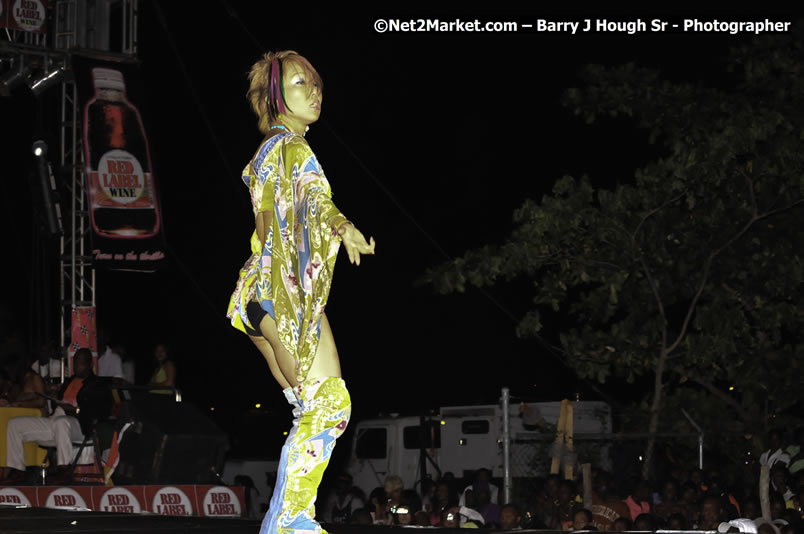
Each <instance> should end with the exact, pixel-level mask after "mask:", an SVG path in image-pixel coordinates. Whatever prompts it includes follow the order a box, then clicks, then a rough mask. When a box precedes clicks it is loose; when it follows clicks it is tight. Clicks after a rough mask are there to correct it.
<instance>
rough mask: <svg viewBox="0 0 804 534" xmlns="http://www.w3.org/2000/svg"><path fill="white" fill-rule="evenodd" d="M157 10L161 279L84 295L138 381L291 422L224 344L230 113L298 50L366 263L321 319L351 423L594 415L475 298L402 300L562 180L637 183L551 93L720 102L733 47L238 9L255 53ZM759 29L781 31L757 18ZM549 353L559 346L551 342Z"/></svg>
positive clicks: (231, 274)
mask: <svg viewBox="0 0 804 534" xmlns="http://www.w3.org/2000/svg"><path fill="white" fill-rule="evenodd" d="M162 4H163V5H162V7H161V9H162V11H163V13H164V19H165V22H166V25H167V29H168V31H169V32H170V35H171V39H172V40H173V42H174V43H175V45H176V47H177V51H178V56H179V57H177V55H176V53H175V52H174V50H173V48H172V47H171V45H170V42H169V40H168V38H167V34H166V32H165V31H164V29H163V28H162V27H161V25H160V23H159V21H158V17H157V16H156V11H155V8H154V5H153V3H152V2H150V1H142V2H141V3H140V19H139V56H140V58H141V60H142V67H141V73H142V81H143V86H144V89H145V91H146V93H147V96H148V100H147V108H145V109H143V110H142V112H143V115H144V120H145V124H146V128H147V131H148V134H149V136H150V146H151V153H152V159H153V163H154V169H155V176H156V181H157V183H158V186H159V188H160V193H161V199H162V200H161V204H162V209H163V213H164V229H165V235H166V238H167V242H168V244H169V249H170V250H171V251H172V254H171V255H170V259H171V262H170V268H169V269H167V270H166V271H164V272H159V273H156V274H135V273H121V272H100V273H98V278H97V304H98V313H99V319H100V322H101V324H103V325H106V327H107V328H108V329H110V330H111V333H112V335H113V336H114V338H115V339H117V340H119V341H121V342H123V343H124V344H125V345H126V346H127V347H128V349H129V351H130V352H132V353H134V354H135V355H138V356H139V357H140V359H141V361H142V363H143V365H144V366H145V365H148V364H149V363H150V350H151V348H152V346H153V344H154V343H155V342H157V341H162V340H166V341H168V342H169V343H170V344H171V345H172V346H173V353H174V357H175V359H176V361H177V365H178V373H179V381H180V382H179V385H180V386H181V387H182V388H183V390H184V392H185V398H186V399H188V400H190V401H193V402H196V403H197V404H199V405H200V406H202V407H205V408H207V407H209V406H217V407H220V409H219V410H217V412H216V414H217V415H218V417H220V418H221V420H222V421H224V419H223V418H231V417H232V416H233V415H234V414H239V413H242V412H244V411H246V410H247V409H248V408H249V407H250V406H253V404H254V403H256V402H261V403H262V404H263V406H264V407H265V406H267V407H268V409H269V410H273V409H274V408H280V407H281V410H282V413H283V414H284V411H285V409H284V406H285V403H284V399H282V398H281V393H280V391H279V389H278V387H277V386H276V385H275V383H273V381H272V379H271V376H270V374H269V372H268V368H267V366H266V365H265V364H264V362H263V361H262V359H261V357H260V355H259V353H258V352H257V351H256V349H255V348H254V347H253V346H252V345H251V343H250V341H249V340H248V338H247V337H246V336H245V335H243V334H242V333H240V332H238V331H236V330H235V329H234V328H232V327H231V326H230V325H229V324H228V321H227V319H226V318H225V311H226V305H227V302H228V297H229V295H230V293H231V291H232V289H233V287H234V282H235V280H236V277H237V272H238V269H239V268H240V266H241V265H242V263H243V262H244V261H245V259H246V258H247V257H248V254H249V245H248V239H249V236H250V234H251V232H252V230H253V219H252V217H251V210H250V206H249V202H248V196H247V190H246V188H245V187H244V186H243V185H242V183H241V182H240V180H239V175H240V171H241V169H242V168H243V166H244V165H245V164H246V163H247V162H248V161H249V159H250V158H251V156H252V154H253V152H254V150H255V149H256V148H257V146H258V145H259V142H260V140H261V135H260V133H259V132H258V130H257V128H256V120H255V117H254V116H253V114H252V113H251V111H250V109H249V108H248V106H247V102H246V100H245V97H244V96H245V92H246V89H247V79H246V73H247V72H248V70H249V68H250V66H251V64H252V63H253V62H254V61H255V60H256V59H258V57H259V56H260V54H261V52H262V50H261V47H264V48H265V49H266V50H282V49H294V50H297V51H298V52H299V53H301V54H302V55H304V56H305V57H307V58H308V59H309V60H310V61H311V62H312V64H313V65H314V66H315V67H316V68H317V69H318V71H319V73H320V74H321V76H322V77H323V79H324V85H325V93H324V96H325V98H324V101H323V108H322V109H323V111H322V115H321V120H320V121H319V123H317V124H314V125H312V127H311V129H310V132H309V133H308V134H307V139H308V141H309V143H310V145H311V147H312V148H313V150H314V151H315V152H316V154H317V156H318V158H319V160H320V162H321V163H322V166H323V168H324V170H325V171H326V173H327V177H328V179H329V181H330V183H331V184H332V188H333V192H334V197H333V199H334V201H335V203H336V204H337V205H338V207H339V208H340V209H341V211H343V212H344V213H345V214H346V215H347V216H348V217H349V218H350V219H352V220H353V221H355V223H356V224H357V226H358V228H359V229H360V230H361V231H362V232H363V233H364V234H365V235H366V236H367V237H368V236H374V238H375V240H376V242H377V248H376V256H374V257H364V259H363V261H362V264H361V266H360V267H355V266H352V265H350V264H349V262H348V260H347V258H346V256H345V252H341V255H340V257H339V260H338V264H337V267H336V269H335V282H334V284H333V289H332V292H331V296H330V301H329V304H328V306H327V315H328V317H329V318H330V322H331V324H332V328H333V332H334V334H335V340H336V343H337V345H338V350H339V353H340V357H341V363H342V367H343V373H344V378H345V379H346V380H347V384H349V387H350V389H351V391H352V398H353V402H354V406H355V410H356V414H358V415H370V414H373V413H376V412H377V411H379V410H386V411H411V410H415V409H417V408H421V407H437V406H439V405H448V404H461V403H489V402H496V400H497V398H498V396H499V391H500V388H501V387H502V386H505V385H508V386H510V387H511V388H512V391H513V393H514V394H516V395H521V396H524V397H528V398H533V399H537V400H556V399H560V398H563V397H567V396H572V395H573V394H574V392H575V391H576V390H580V391H581V392H582V393H583V394H584V395H586V398H589V399H594V398H598V397H596V396H594V394H592V393H591V392H590V391H589V390H588V388H587V387H586V386H584V385H583V384H577V383H576V381H575V379H574V378H573V377H572V374H571V373H569V372H568V371H566V370H565V369H564V368H563V367H562V366H561V364H559V363H558V362H557V361H556V360H555V358H554V357H553V356H551V355H549V354H548V353H547V352H546V351H545V349H544V348H542V347H541V346H540V345H539V344H538V343H537V342H536V341H535V340H519V339H517V338H516V335H515V326H516V325H515V323H514V322H513V321H512V320H511V319H510V318H509V317H508V316H507V315H506V314H505V313H504V312H502V311H501V310H500V309H499V308H497V306H496V305H495V304H494V303H493V302H492V301H491V300H490V299H489V298H487V297H485V296H484V295H483V294H482V293H481V292H479V291H477V290H470V291H469V292H468V293H467V294H465V295H448V296H438V295H436V294H435V293H434V292H433V290H432V289H430V288H426V287H425V288H415V287H413V281H414V280H415V279H416V278H417V277H419V276H420V275H422V274H423V273H424V271H425V269H426V268H427V267H428V266H431V265H434V264H437V263H439V262H441V261H443V260H445V259H446V258H445V256H444V253H446V254H447V255H449V256H451V257H455V256H459V255H461V254H462V252H463V251H465V250H466V249H467V248H471V247H476V246H480V245H483V244H486V243H491V242H500V241H501V240H502V239H503V238H504V237H505V235H507V233H508V232H509V231H510V229H511V228H512V222H511V214H512V212H513V210H514V209H515V208H517V207H519V206H520V205H521V203H522V202H523V200H524V199H525V198H527V197H535V196H540V195H541V194H543V193H544V192H546V191H548V190H549V189H550V187H551V186H552V183H553V182H554V180H555V179H557V178H558V177H560V176H561V175H563V174H573V175H576V176H580V175H581V174H583V173H589V174H590V175H591V176H592V177H593V180H594V181H595V183H597V184H600V185H605V184H614V183H616V182H622V181H630V180H631V179H632V178H633V173H634V170H635V169H636V168H637V167H639V166H640V165H643V164H644V163H645V162H646V161H647V160H648V159H649V158H650V157H651V156H653V155H655V152H652V151H653V150H655V149H653V148H651V147H649V145H647V143H646V141H645V139H644V136H642V135H640V133H639V132H636V131H634V130H633V129H631V128H630V125H628V124H626V123H623V122H616V123H615V122H613V121H607V120H603V121H601V123H599V124H596V125H594V126H588V125H585V124H583V122H582V121H580V120H578V119H577V118H575V117H574V116H573V115H572V113H571V111H570V110H567V109H565V108H564V107H562V106H561V105H560V95H561V93H562V91H564V90H565V89H567V88H569V87H572V86H576V85H578V84H579V83H580V81H579V78H578V76H577V73H578V70H579V68H580V67H582V66H583V65H584V64H586V63H590V62H599V63H604V64H608V65H616V64H621V63H625V62H629V61H633V62H635V63H636V64H637V65H640V66H646V67H655V68H660V69H661V70H662V72H663V75H664V76H665V77H666V78H668V79H671V80H690V81H701V82H705V83H713V84H727V83H728V79H727V78H725V77H724V76H723V73H725V59H726V54H727V51H728V47H729V46H730V45H735V44H738V43H741V42H744V41H745V39H746V38H745V37H744V36H731V35H728V34H719V35H715V36H712V35H706V34H689V33H688V34H682V33H664V34H650V33H644V34H638V35H627V34H591V35H574V36H573V35H570V34H566V33H561V34H537V33H536V32H535V31H532V30H520V31H519V32H518V33H513V34H503V33H497V34H490V33H484V34H469V33H441V34H435V33H429V34H425V33H407V34H392V33H383V34H380V33H377V32H375V31H374V29H373V23H374V21H375V20H376V19H377V18H390V17H394V16H398V17H399V18H402V19H410V18H422V17H425V16H426V17H428V18H436V17H438V18H440V19H442V20H454V19H455V18H456V17H458V16H459V17H460V18H462V19H464V20H472V19H475V18H478V19H482V20H514V21H517V22H519V23H520V24H521V23H526V22H535V20H536V19H538V18H550V19H552V20H582V19H584V18H595V17H599V18H609V19H614V18H620V19H634V18H637V17H640V18H643V19H645V20H650V19H651V18H661V15H652V14H645V13H642V14H639V15H633V14H631V15H622V14H618V13H616V12H608V13H607V12H597V13H594V12H591V11H590V12H576V13H575V14H573V15H566V14H564V15H552V16H551V15H548V14H547V13H544V12H542V13H538V14H531V15H523V14H521V13H509V14H502V13H500V12H497V13H495V14H494V15H491V14H489V15H482V14H480V13H476V12H464V13H461V14H460V15H457V14H455V13H452V14H450V15H445V14H444V13H441V14H440V16H439V15H437V14H427V13H425V12H418V13H415V14H410V13H407V14H405V15H402V14H401V13H394V12H392V11H390V10H389V11H387V12H385V11H383V12H380V11H377V12H375V13H366V14H357V15H352V16H350V17H346V16H345V15H344V16H338V15H329V14H317V13H312V12H309V11H307V10H306V9H302V8H297V10H296V11H294V12H286V13H283V12H279V11H277V10H276V9H275V8H269V7H266V6H268V5H269V3H263V2H235V1H231V2H230V5H231V7H232V8H233V10H234V11H235V12H236V13H237V15H238V16H239V18H240V20H242V21H243V24H244V25H245V27H246V28H247V29H248V32H250V33H251V34H252V35H253V36H254V38H255V39H256V40H257V41H258V42H255V41H254V40H252V38H250V37H249V36H248V35H247V34H246V32H245V31H244V30H243V27H242V26H241V25H240V24H239V23H238V21H237V20H236V19H235V18H233V17H230V16H229V14H227V11H226V9H225V8H224V4H223V3H221V2H219V1H218V0H215V1H212V2H206V3H204V4H203V6H204V8H203V9H199V8H198V7H197V6H198V5H200V4H198V3H195V2H162ZM693 16H695V15H694V14H693V13H678V14H676V15H668V16H666V17H665V19H666V20H676V19H680V18H683V17H688V18H691V17H693ZM766 16H768V17H769V18H774V17H773V16H769V14H768V13H761V14H758V15H757V16H756V17H752V18H754V19H756V18H759V19H764V18H765V17H766ZM698 17H699V18H708V19H711V18H715V16H709V17H701V16H698ZM717 18H720V19H731V20H740V19H741V18H744V17H740V16H736V15H735V16H733V17H727V16H725V15H724V14H722V13H721V14H720V15H718V16H717ZM775 18H776V19H779V20H791V19H790V17H786V16H782V15H778V16H776V17H775ZM179 58H180V59H179ZM180 62H181V63H183V65H184V66H185V68H186V71H187V73H188V76H187V77H185V75H184V73H183V68H182V66H181V63H180ZM191 86H192V89H191ZM193 91H194V92H195V94H197V97H198V100H199V101H200V105H199V104H198V102H197V101H196V99H195V98H194V96H193ZM34 109H35V108H34V105H33V102H32V101H31V100H30V99H29V100H23V99H19V101H18V102H11V101H10V100H8V99H6V100H3V101H0V117H3V120H2V128H1V129H2V130H3V132H2V134H1V135H3V142H2V146H3V149H2V151H1V152H0V156H1V157H2V159H0V161H2V162H3V163H2V171H0V172H2V177H3V182H4V184H6V188H7V191H9V192H11V193H13V194H16V195H19V198H21V199H22V200H21V201H20V202H16V201H14V200H12V196H11V195H6V194H4V195H3V196H4V197H5V198H4V201H3V204H2V211H3V225H2V226H3V230H4V232H3V237H4V242H5V243H6V250H7V251H10V252H12V253H13V254H14V255H15V257H17V258H19V260H20V261H12V262H4V263H6V266H5V268H6V269H9V270H8V271H7V272H8V273H9V275H10V278H9V279H13V280H20V281H22V282H21V283H19V284H16V283H15V284H12V287H11V291H10V292H9V293H7V294H8V295H10V297H9V300H8V301H7V302H10V303H12V304H11V307H13V309H14V310H17V313H19V316H18V325H17V326H18V328H20V329H21V330H20V332H21V337H23V338H24V339H28V337H29V331H30V327H29V320H28V317H29V311H28V302H29V301H30V294H31V285H30V282H29V276H28V275H27V274H26V273H28V272H29V271H30V261H31V260H30V248H31V245H30V239H31V238H30V230H29V229H26V227H27V226H29V225H30V223H29V222H28V221H30V218H31V216H30V200H29V196H30V195H29V192H28V190H27V185H26V184H25V180H24V178H25V176H26V173H27V168H26V165H27V164H28V159H27V156H25V154H27V152H28V151H29V147H30V142H31V140H32V139H33V135H34V133H33V129H34V126H33V124H32V122H33V121H32V120H31V116H32V115H33V114H34ZM50 111H51V112H52V110H50ZM46 112H47V111H45V113H46ZM6 117H8V118H10V120H6ZM205 120H208V121H209V124H210V127H208V126H207V125H206V122H205ZM9 184H11V185H9ZM399 206H401V207H402V208H404V210H405V211H406V212H407V213H404V212H403V211H402V210H400V208H399ZM434 242H435V243H437V246H436V245H435V244H434ZM442 251H443V252H442ZM53 269H54V270H55V269H56V267H53ZM528 287H529V285H528V282H527V280H521V281H519V282H517V283H514V284H510V285H509V286H507V287H500V288H495V289H493V290H489V294H490V295H492V296H493V298H494V299H495V300H496V301H498V302H499V303H501V305H502V306H503V307H504V308H505V309H506V310H507V311H508V312H510V313H511V314H513V316H515V317H519V316H521V315H522V313H524V311H525V310H526V309H527V307H528V299H529V296H528ZM56 296H57V293H56V294H54V300H53V306H54V307H55V305H56V304H55V302H56V301H55V298H56ZM4 300H5V299H4ZM52 323H53V326H52V329H53V330H54V331H55V328H56V323H55V320H54V321H52ZM553 326H554V327H555V326H557V325H553ZM545 336H546V337H547V338H548V339H555V338H557V332H556V331H555V328H553V329H550V331H546V332H545ZM146 373H147V371H146Z"/></svg>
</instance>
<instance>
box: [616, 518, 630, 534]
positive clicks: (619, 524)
mask: <svg viewBox="0 0 804 534" xmlns="http://www.w3.org/2000/svg"><path fill="white" fill-rule="evenodd" d="M633 528H634V523H633V522H632V521H631V518H630V517H618V518H617V519H615V520H614V523H612V528H611V529H612V530H613V531H614V532H628V531H629V530H632V529H633Z"/></svg>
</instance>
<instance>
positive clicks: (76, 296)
mask: <svg viewBox="0 0 804 534" xmlns="http://www.w3.org/2000/svg"><path fill="white" fill-rule="evenodd" d="M137 4H138V0H56V1H55V2H50V5H48V7H47V17H46V20H47V24H48V27H47V29H46V31H45V32H42V33H37V32H30V31H23V30H15V29H3V30H2V31H0V60H1V63H0V64H2V69H3V71H2V72H0V74H3V73H6V72H17V73H18V74H19V76H20V77H21V78H23V79H25V81H26V83H27V85H28V86H29V88H31V89H32V90H34V92H36V82H35V81H34V80H42V79H43V78H47V77H49V76H51V75H52V74H55V73H57V72H58V71H61V73H60V74H61V75H60V90H61V98H60V110H59V114H58V118H57V117H52V120H50V121H48V123H47V124H48V126H47V127H48V128H54V129H55V128H58V129H59V159H58V163H59V169H58V172H57V173H56V176H57V177H58V179H59V183H58V184H57V187H58V188H59V189H60V190H62V191H64V192H66V193H67V195H65V196H63V197H62V218H63V220H62V227H63V228H64V232H63V233H62V235H61V236H60V243H59V252H60V254H59V257H60V262H59V263H60V265H59V269H60V274H61V276H60V279H61V281H60V285H59V297H60V327H59V343H60V345H61V346H62V347H64V346H66V344H67V338H68V336H69V332H70V325H71V313H72V310H73V308H74V307H78V306H94V305H95V270H94V268H93V263H92V255H91V250H90V241H89V239H90V235H89V232H90V230H91V224H90V220H89V210H88V197H87V179H86V165H85V164H84V156H83V154H84V151H83V145H82V140H83V130H82V120H81V116H82V113H81V110H80V109H79V105H78V90H77V87H76V84H75V80H74V78H73V76H72V71H71V68H70V65H71V57H72V54H74V53H81V54H83V55H92V54H98V55H102V56H104V57H106V58H109V57H117V58H125V59H131V58H132V56H136V54H137ZM43 89H45V90H48V89H47V87H43ZM54 156H55V154H54Z"/></svg>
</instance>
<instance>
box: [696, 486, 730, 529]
mask: <svg viewBox="0 0 804 534" xmlns="http://www.w3.org/2000/svg"><path fill="white" fill-rule="evenodd" d="M725 519H727V517H726V514H725V508H724V506H723V502H722V501H721V499H720V497H717V496H715V495H708V496H706V497H704V500H703V501H702V502H701V511H700V514H699V518H698V524H697V525H695V527H694V528H695V530H717V527H718V525H720V523H722V522H723V521H724V520H725Z"/></svg>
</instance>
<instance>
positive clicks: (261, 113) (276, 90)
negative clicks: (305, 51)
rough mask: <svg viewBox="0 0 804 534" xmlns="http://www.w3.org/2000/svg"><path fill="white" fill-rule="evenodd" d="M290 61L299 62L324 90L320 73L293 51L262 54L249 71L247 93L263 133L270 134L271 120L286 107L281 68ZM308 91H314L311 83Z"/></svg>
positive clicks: (275, 119) (277, 116)
mask: <svg viewBox="0 0 804 534" xmlns="http://www.w3.org/2000/svg"><path fill="white" fill-rule="evenodd" d="M290 63H295V64H297V65H299V66H300V67H301V68H302V69H303V70H304V71H305V72H306V73H307V75H308V76H310V77H311V78H312V79H313V81H314V82H316V83H317V84H318V87H319V89H320V90H321V91H322V92H323V90H324V83H323V81H322V80H321V76H319V74H318V72H317V71H316V70H315V69H314V68H313V66H312V65H311V64H310V62H309V61H307V59H305V58H304V57H303V56H301V55H299V53H298V52H296V51H295V50H282V51H280V52H268V53H266V54H263V56H262V58H261V59H260V60H258V61H257V62H256V63H254V65H252V67H251V71H250V72H249V73H248V79H249V82H250V83H249V88H248V92H246V98H247V99H248V101H249V103H250V104H251V109H252V110H253V111H254V113H255V114H256V115H257V127H258V128H259V130H260V132H262V133H263V134H266V135H267V134H268V133H269V131H270V129H271V123H274V122H276V121H277V120H278V119H279V114H280V113H283V112H284V111H285V108H286V106H287V103H286V102H285V95H284V93H285V90H284V85H283V84H284V79H283V70H284V68H285V67H286V66H287V65H289V64H290ZM308 90H310V91H312V90H313V85H312V84H310V86H309V87H308Z"/></svg>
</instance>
